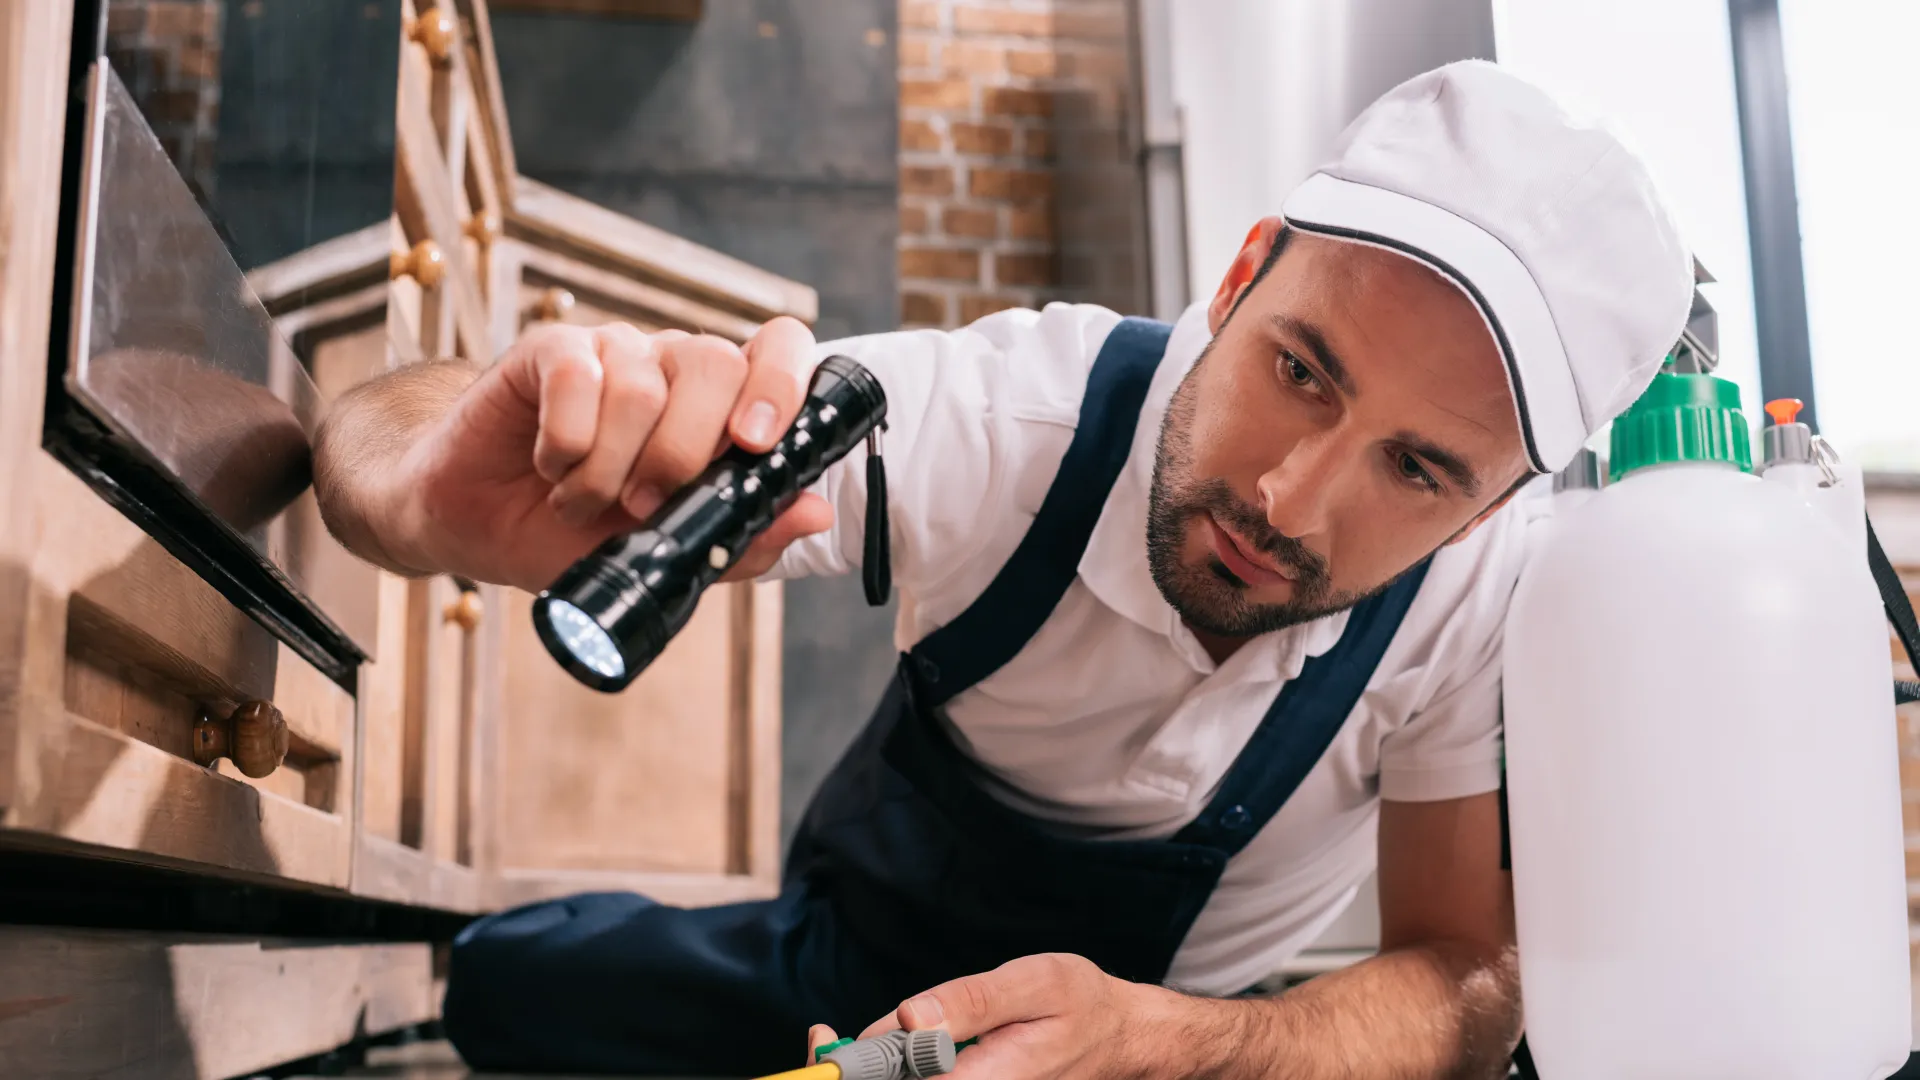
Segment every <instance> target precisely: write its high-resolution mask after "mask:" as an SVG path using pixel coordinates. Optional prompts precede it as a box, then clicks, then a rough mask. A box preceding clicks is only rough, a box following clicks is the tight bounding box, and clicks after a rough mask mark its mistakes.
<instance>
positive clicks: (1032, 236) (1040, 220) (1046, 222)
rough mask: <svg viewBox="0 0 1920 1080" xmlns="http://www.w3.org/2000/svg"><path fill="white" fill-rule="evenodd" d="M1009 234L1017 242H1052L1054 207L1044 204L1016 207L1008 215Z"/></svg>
mask: <svg viewBox="0 0 1920 1080" xmlns="http://www.w3.org/2000/svg"><path fill="white" fill-rule="evenodd" d="M1007 233H1008V235H1010V236H1012V237H1013V238H1014V239H1015V240H1052V239H1053V207H1052V206H1051V205H1050V204H1048V203H1044V202H1042V203H1034V204H1032V205H1030V206H1016V207H1014V208H1013V209H1012V210H1010V211H1008V213H1007Z"/></svg>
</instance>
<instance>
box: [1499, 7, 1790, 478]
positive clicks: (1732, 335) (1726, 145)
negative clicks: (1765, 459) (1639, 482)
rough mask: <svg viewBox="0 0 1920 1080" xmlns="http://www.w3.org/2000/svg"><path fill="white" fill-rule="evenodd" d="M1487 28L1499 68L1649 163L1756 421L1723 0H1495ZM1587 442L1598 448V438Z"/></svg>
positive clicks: (1726, 366)
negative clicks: (1704, 274) (1603, 127)
mask: <svg viewBox="0 0 1920 1080" xmlns="http://www.w3.org/2000/svg"><path fill="white" fill-rule="evenodd" d="M1814 2H1818V3H1824V2H1826V0H1814ZM1494 26H1495V30H1496V32H1497V35H1498V39H1499V49H1498V52H1499V60H1500V63H1501V64H1502V65H1503V66H1505V67H1508V68H1511V69H1512V70H1514V71H1515V72H1517V73H1519V74H1520V75H1522V76H1524V77H1526V78H1528V79H1531V80H1533V81H1535V82H1537V83H1539V84H1540V85H1541V86H1544V87H1546V88H1547V89H1548V90H1550V91H1551V92H1553V93H1554V94H1555V95H1556V96H1557V97H1560V98H1561V99H1562V100H1565V101H1566V102H1568V103H1569V104H1570V105H1571V106H1573V107H1574V108H1577V109H1580V110H1581V111H1583V112H1588V113H1592V114H1594V115H1597V116H1601V117H1604V118H1606V120H1607V122H1608V123H1609V125H1610V126H1611V127H1612V128H1613V129H1614V131H1615V132H1616V133H1617V134H1618V135H1619V136H1620V137H1621V138H1622V139H1623V140H1624V141H1625V142H1626V143H1627V144H1628V145H1629V146H1631V147H1632V148H1633V149H1634V151H1635V153H1637V154H1639V155H1640V157H1641V158H1642V160H1644V161H1645V162H1646V163H1647V167H1648V169H1649V170H1650V171H1651V172H1652V173H1653V178H1654V182H1655V183H1656V184H1658V185H1659V187H1660V191H1661V194H1662V195H1663V196H1665V198H1666V201H1667V204H1668V205H1669V206H1670V207H1671V208H1672V210H1673V214H1674V217H1675V218H1676V219H1678V221H1679V223H1680V230H1681V235H1682V237H1683V238H1684V239H1685V240H1686V242H1687V244H1688V245H1689V246H1690V247H1692V249H1693V252H1694V254H1695V255H1696V256H1698V257H1699V259H1700V261H1701V262H1702V263H1704V264H1705V265H1706V267H1707V270H1708V272H1709V273H1711V274H1712V275H1713V276H1714V277H1715V278H1716V279H1718V280H1717V281H1716V282H1714V283H1712V284H1708V285H1705V286H1702V288H1701V292H1702V294H1703V295H1705V296H1706V297H1707V300H1708V301H1709V302H1710V303H1712V304H1713V306H1714V309H1715V310H1716V311H1718V312H1719V315H1720V360H1721V367H1720V371H1719V374H1720V375H1722V376H1723V377H1725V378H1729V379H1732V380H1733V381H1735V382H1737V383H1739V384H1740V392H1741V397H1742V400H1743V401H1744V403H1745V406H1746V409H1747V419H1748V421H1749V423H1751V424H1753V425H1754V426H1755V427H1756V428H1757V427H1758V425H1759V422H1760V420H1761V419H1763V417H1762V416H1761V413H1760V409H1759V406H1760V366H1759V363H1760V362H1759V353H1758V347H1757V346H1756V344H1755V339H1756V334H1755V330H1754V322H1753V273H1752V270H1751V269H1750V268H1751V267H1752V265H1753V263H1752V258H1751V256H1750V254H1749V253H1748V249H1747V202H1746V187H1745V181H1744V179H1743V178H1742V174H1741V159H1740V121H1739V112H1738V109H1737V107H1736V105H1735V101H1734V93H1733V53H1732V49H1731V47H1730V45H1729V42H1730V40H1731V39H1730V37H1729V32H1728V29H1727V4H1726V0H1606V2H1605V3H1595V2H1593V0H1496V2H1495V4H1494ZM1796 134H1797V133H1796ZM1821 407H1822V408H1823V409H1824V408H1825V403H1824V402H1823V403H1822V404H1821ZM1589 445H1595V446H1597V448H1598V449H1600V450H1602V452H1604V451H1605V440H1604V438H1603V439H1600V440H1597V441H1596V442H1595V443H1590V444H1589ZM1755 445H1756V446H1758V445H1759V440H1758V439H1757V438H1756V439H1755Z"/></svg>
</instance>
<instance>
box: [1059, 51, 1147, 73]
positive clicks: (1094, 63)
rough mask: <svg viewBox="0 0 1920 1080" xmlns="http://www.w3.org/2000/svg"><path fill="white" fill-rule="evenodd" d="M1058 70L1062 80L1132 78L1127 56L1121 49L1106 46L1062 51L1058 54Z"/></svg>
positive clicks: (1130, 64) (1130, 65) (1131, 66)
mask: <svg viewBox="0 0 1920 1080" xmlns="http://www.w3.org/2000/svg"><path fill="white" fill-rule="evenodd" d="M1059 68H1060V71H1059V74H1060V75H1061V77H1063V78H1074V79H1129V78H1132V76H1133V62H1132V61H1131V60H1130V59H1129V58H1128V57H1127V54H1126V53H1125V52H1124V51H1123V50H1121V49H1118V48H1112V47H1106V46H1093V47H1090V48H1085V49H1062V50H1060V52H1059Z"/></svg>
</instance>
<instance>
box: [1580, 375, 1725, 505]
mask: <svg viewBox="0 0 1920 1080" xmlns="http://www.w3.org/2000/svg"><path fill="white" fill-rule="evenodd" d="M1751 438H1752V437H1751V436H1750V435H1748V433H1747V416H1746V414H1745V413H1743V412H1741V411H1740V387H1739V386H1738V385H1736V384H1734V383H1732V382H1729V381H1727V380H1726V379H1720V378H1715V377H1714V376H1712V375H1673V374H1669V373H1667V372H1661V373H1660V374H1658V375H1655V376H1654V377H1653V385H1652V386H1649V387H1647V392H1646V393H1644V394H1641V395H1640V400H1638V401H1635V402H1634V403H1633V404H1632V405H1631V406H1629V407H1628V409H1627V411H1626V412H1623V413H1621V414H1620V416H1619V418H1618V419H1616V420H1615V421H1614V422H1613V447H1612V452H1611V453H1610V454H1608V465H1609V473H1610V476H1611V478H1612V479H1614V480H1618V479H1620V478H1621V477H1623V476H1625V475H1627V474H1628V473H1630V472H1632V471H1634V470H1635V469H1644V468H1646V467H1647V466H1649V465H1665V464H1667V463H1669V462H1674V461H1724V462H1726V463H1727V464H1729V465H1733V466H1735V467H1736V468H1738V469H1739V470H1740V471H1741V472H1752V471H1753V451H1752V449H1751V446H1750V443H1751Z"/></svg>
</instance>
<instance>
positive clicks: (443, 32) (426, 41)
mask: <svg viewBox="0 0 1920 1080" xmlns="http://www.w3.org/2000/svg"><path fill="white" fill-rule="evenodd" d="M407 40H408V41H417V42H419V43H420V45H421V47H422V48H424V49H426V50H427V59H429V60H432V61H433V62H434V63H435V64H438V65H440V66H442V67H445V66H446V65H448V64H450V63H452V62H453V49H454V46H455V45H458V44H459V43H460V23H459V22H458V21H457V20H455V19H454V17H453V16H452V15H450V14H448V13H447V12H445V11H442V10H440V9H438V8H435V9H434V10H432V11H429V12H427V13H426V14H425V15H422V16H420V17H419V18H417V19H414V20H413V21H411V22H409V23H408V24H407Z"/></svg>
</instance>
